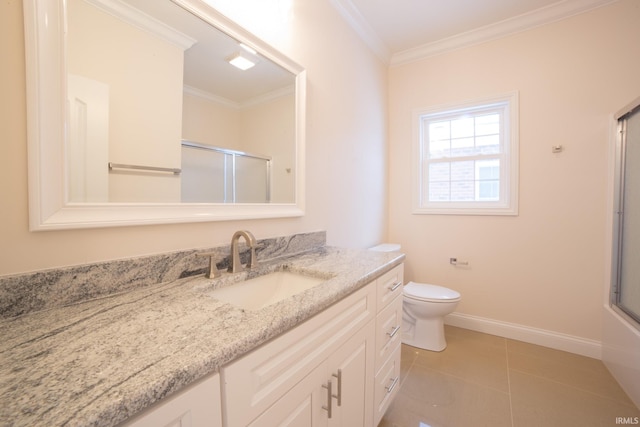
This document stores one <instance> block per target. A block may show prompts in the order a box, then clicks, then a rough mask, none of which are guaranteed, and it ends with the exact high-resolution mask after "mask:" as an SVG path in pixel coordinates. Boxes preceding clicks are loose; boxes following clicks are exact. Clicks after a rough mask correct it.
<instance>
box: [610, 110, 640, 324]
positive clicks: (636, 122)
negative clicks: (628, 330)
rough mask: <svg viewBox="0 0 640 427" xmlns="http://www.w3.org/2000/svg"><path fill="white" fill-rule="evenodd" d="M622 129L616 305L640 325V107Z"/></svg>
mask: <svg viewBox="0 0 640 427" xmlns="http://www.w3.org/2000/svg"><path fill="white" fill-rule="evenodd" d="M618 125H619V130H620V137H621V138H620V142H621V143H620V145H619V149H620V153H619V159H620V161H619V167H620V174H619V175H618V176H619V179H620V182H619V185H618V189H619V192H618V198H619V203H618V207H619V212H618V217H619V220H618V248H617V250H618V252H617V264H618V265H617V274H616V276H617V277H616V281H615V282H614V283H616V286H614V295H613V296H612V297H613V298H612V300H613V301H612V302H613V303H614V305H615V306H617V307H618V308H619V309H620V310H621V311H623V312H624V313H625V314H627V315H628V316H629V317H631V318H632V319H634V320H635V321H636V322H638V323H640V107H636V108H635V109H634V110H632V111H631V112H629V113H628V114H626V115H624V116H623V117H621V118H620V119H619V122H618Z"/></svg>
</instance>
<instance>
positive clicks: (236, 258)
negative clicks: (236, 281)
mask: <svg viewBox="0 0 640 427" xmlns="http://www.w3.org/2000/svg"><path fill="white" fill-rule="evenodd" d="M240 237H244V240H245V242H246V243H247V246H249V250H250V253H249V262H247V268H251V267H255V266H256V265H258V261H257V259H256V246H257V240H256V238H255V237H254V236H253V234H251V232H250V231H247V230H239V231H236V232H235V233H234V234H233V237H232V238H231V264H230V265H229V269H228V271H229V273H237V272H239V271H242V270H243V267H242V261H240V248H239V247H238V245H239V244H240Z"/></svg>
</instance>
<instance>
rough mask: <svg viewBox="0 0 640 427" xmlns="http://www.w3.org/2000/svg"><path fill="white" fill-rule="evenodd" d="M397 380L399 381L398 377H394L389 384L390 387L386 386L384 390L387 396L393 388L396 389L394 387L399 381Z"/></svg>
mask: <svg viewBox="0 0 640 427" xmlns="http://www.w3.org/2000/svg"><path fill="white" fill-rule="evenodd" d="M399 379H400V377H399V376H398V377H395V378H394V379H393V382H392V383H391V385H390V386H388V387H385V389H387V394H389V393H391V392H393V389H394V388H396V385H398V380H399Z"/></svg>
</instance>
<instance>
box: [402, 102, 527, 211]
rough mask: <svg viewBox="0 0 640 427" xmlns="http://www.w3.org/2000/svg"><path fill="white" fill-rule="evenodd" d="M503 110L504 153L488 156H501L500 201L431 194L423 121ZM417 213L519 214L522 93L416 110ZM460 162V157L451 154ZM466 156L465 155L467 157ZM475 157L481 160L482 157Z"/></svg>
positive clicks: (414, 190)
mask: <svg viewBox="0 0 640 427" xmlns="http://www.w3.org/2000/svg"><path fill="white" fill-rule="evenodd" d="M496 109H500V111H501V115H502V117H503V123H501V137H500V140H501V150H500V154H498V155H497V156H496V155H492V156H491V157H490V156H487V159H490V158H496V157H499V159H500V199H499V200H497V201H464V202H462V201H434V202H430V201H429V200H428V199H427V196H426V195H427V194H428V176H427V174H428V172H427V170H428V164H429V159H428V158H427V153H428V146H427V145H428V141H426V138H425V132H426V131H425V130H424V129H423V124H424V123H425V121H428V120H430V119H440V118H442V119H446V118H451V117H454V116H460V117H462V116H464V115H469V114H473V113H480V112H481V111H483V110H484V111H486V110H496ZM412 125H413V133H414V137H413V176H412V184H413V213H414V214H449V215H518V92H517V91H514V92H510V93H507V94H504V95H499V96H494V97H487V98H482V99H475V100H470V101H467V102H461V103H456V104H448V105H439V106H434V107H429V108H424V109H419V110H415V111H414V112H413V120H412ZM450 159H451V161H452V162H453V161H456V160H457V158H456V157H451V158H450ZM463 159H464V158H463ZM473 159H475V160H481V159H482V156H474V157H473Z"/></svg>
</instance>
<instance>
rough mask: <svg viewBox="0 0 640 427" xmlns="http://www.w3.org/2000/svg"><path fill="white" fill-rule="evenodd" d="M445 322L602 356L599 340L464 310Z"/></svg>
mask: <svg viewBox="0 0 640 427" xmlns="http://www.w3.org/2000/svg"><path fill="white" fill-rule="evenodd" d="M444 323H445V324H447V325H451V326H457V327H460V328H464V329H470V330H472V331H478V332H483V333H486V334H491V335H497V336H500V337H504V338H510V339H514V340H518V341H524V342H528V343H530V344H537V345H541V346H544V347H549V348H554V349H556V350H562V351H568V352H570V353H575V354H579V355H582V356H587V357H592V358H594V359H598V360H602V343H601V342H600V341H595V340H590V339H586V338H580V337H575V336H573V335H567V334H562V333H559V332H553V331H547V330H545V329H537V328H532V327H529V326H523V325H518V324H515V323H508V322H501V321H498V320H493V319H487V318H484V317H478V316H472V315H469V314H463V313H451V314H449V315H447V316H445V318H444Z"/></svg>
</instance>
